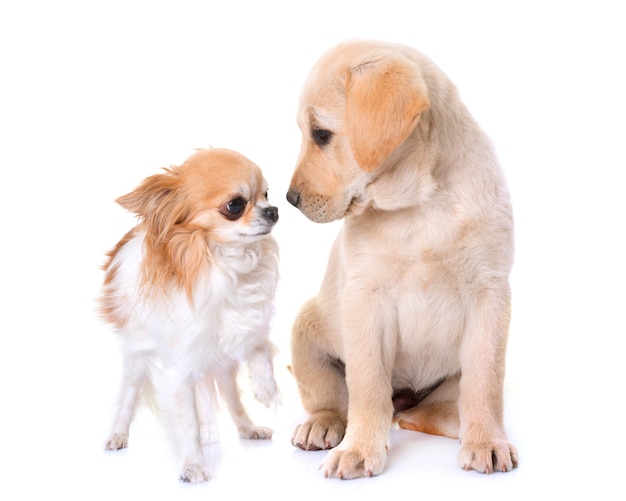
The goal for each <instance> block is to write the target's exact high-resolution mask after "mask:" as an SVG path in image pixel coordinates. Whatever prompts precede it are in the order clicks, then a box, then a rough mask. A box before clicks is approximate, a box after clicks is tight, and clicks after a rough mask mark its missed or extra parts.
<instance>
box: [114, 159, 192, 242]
mask: <svg viewBox="0 0 626 501" xmlns="http://www.w3.org/2000/svg"><path fill="white" fill-rule="evenodd" d="M178 186H179V180H178V175H177V173H176V171H175V170H174V169H165V172H164V173H162V174H155V175H153V176H150V177H148V178H146V179H144V181H143V182H142V183H141V184H140V185H139V186H138V187H137V188H136V189H134V190H133V191H131V192H130V193H128V194H126V195H123V196H121V197H119V198H117V199H116V200H115V201H116V202H117V203H118V204H120V205H121V206H122V207H124V208H125V209H127V210H129V211H130V212H133V213H135V214H137V215H138V216H140V217H142V218H143V219H144V221H145V222H146V224H147V225H148V226H149V227H150V228H152V229H153V230H154V231H155V232H156V233H157V234H161V233H162V232H163V231H165V230H166V229H167V228H168V227H171V226H172V225H174V224H175V223H177V222H180V221H182V220H183V219H184V215H183V214H181V213H180V211H181V206H182V204H179V203H178V193H177V191H178V190H177V188H178Z"/></svg>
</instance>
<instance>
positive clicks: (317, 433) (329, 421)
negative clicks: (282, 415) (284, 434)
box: [291, 412, 346, 451]
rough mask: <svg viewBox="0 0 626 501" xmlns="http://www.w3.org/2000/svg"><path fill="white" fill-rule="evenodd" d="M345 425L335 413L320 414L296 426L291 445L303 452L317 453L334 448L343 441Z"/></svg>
mask: <svg viewBox="0 0 626 501" xmlns="http://www.w3.org/2000/svg"><path fill="white" fill-rule="evenodd" d="M345 432H346V425H345V423H344V422H343V420H342V419H341V418H340V417H339V416H337V415H336V414H335V413H330V412H320V413H317V414H314V415H312V416H311V417H310V418H309V419H308V420H307V421H305V422H304V423H302V424H301V425H298V426H296V428H295V429H294V431H293V434H292V436H291V443H292V445H294V446H295V447H299V448H300V449H303V450H305V451H319V450H323V449H331V448H333V447H336V446H337V445H338V444H339V442H341V440H342V439H343V436H344V434H345Z"/></svg>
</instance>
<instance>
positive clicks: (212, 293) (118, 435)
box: [99, 149, 278, 483]
mask: <svg viewBox="0 0 626 501" xmlns="http://www.w3.org/2000/svg"><path fill="white" fill-rule="evenodd" d="M116 202H118V203H119V204H120V205H121V206H122V207H124V208H125V209H127V210H129V211H131V212H133V213H135V214H136V215H137V216H138V218H139V219H138V224H137V225H136V226H135V227H134V228H133V229H131V230H130V231H129V232H128V233H127V234H126V235H125V236H124V237H123V238H122V239H121V240H120V241H119V243H118V244H117V245H116V246H115V247H114V248H113V249H112V250H111V251H110V252H108V254H107V260H106V262H105V264H104V266H103V269H104V271H105V278H104V283H103V286H102V294H101V297H100V302H99V306H100V311H101V313H102V315H103V317H104V319H105V320H106V322H108V323H109V324H111V325H112V326H113V327H114V329H115V331H116V332H117V333H118V334H119V336H120V338H121V341H122V343H121V345H122V354H123V375H122V382H121V389H120V394H119V400H118V404H117V410H116V413H115V414H114V420H113V426H112V429H111V434H110V436H109V438H108V439H107V441H106V443H105V449H107V450H117V449H121V448H124V447H126V446H127V444H128V432H129V427H130V424H131V421H132V419H133V416H134V413H135V410H136V409H137V406H138V404H139V403H140V402H141V400H142V397H144V398H145V397H148V398H149V400H150V401H153V402H154V403H155V404H156V407H157V409H158V410H159V412H160V414H161V415H162V416H163V419H164V421H165V426H166V429H167V431H168V432H169V434H170V435H171V439H172V441H173V443H174V445H175V446H176V449H177V450H178V453H179V455H180V458H181V462H182V466H181V471H180V479H181V480H182V481H184V482H191V483H198V482H203V481H206V480H208V478H209V476H210V472H209V461H207V459H206V458H205V454H204V446H203V445H204V444H203V439H202V436H203V433H202V431H203V430H204V428H203V426H205V425H207V423H209V424H210V423H211V419H210V417H209V416H210V415H211V414H212V412H211V409H212V408H213V406H214V404H215V402H214V397H215V395H216V392H219V394H220V396H221V397H222V399H223V400H224V402H225V404H226V407H227V408H228V411H229V413H230V415H231V416H232V419H233V420H234V422H235V424H236V426H237V429H238V432H239V435H240V436H241V437H244V438H250V439H265V438H270V437H271V435H272V431H271V430H270V429H268V428H265V427H261V426H255V425H254V423H253V422H252V420H251V419H250V417H249V416H248V414H247V413H246V411H245V409H244V407H243V405H242V402H241V399H240V395H239V387H238V384H237V375H238V372H239V364H240V363H246V364H247V366H248V370H249V374H250V384H251V389H252V392H253V393H254V395H255V397H256V398H257V399H258V400H259V401H260V402H262V403H263V404H265V405H267V406H270V405H272V404H276V403H277V402H278V396H277V395H278V391H277V386H276V382H275V379H274V372H273V363H272V361H273V352H274V346H273V344H272V343H271V341H270V337H269V330H270V319H271V316H272V308H273V299H274V293H275V289H276V284H277V280H278V245H277V243H276V240H275V239H274V238H273V237H272V236H271V235H270V232H271V230H272V228H273V226H274V224H275V223H276V222H277V221H278V209H277V208H276V207H274V206H272V205H270V203H269V202H268V199H267V182H266V181H265V179H264V178H263V175H262V172H261V170H260V169H259V167H258V166H257V165H255V164H254V163H253V162H251V161H250V160H248V159H247V158H246V157H244V156H243V155H241V154H239V153H236V152H234V151H231V150H226V149H206V150H199V151H198V152H196V153H195V154H194V155H192V156H191V157H190V158H188V159H187V160H186V161H185V162H184V163H183V164H182V165H180V166H178V167H171V168H167V169H165V170H164V171H163V172H162V173H159V174H156V175H153V176H151V177H148V178H147V179H145V180H144V181H143V182H142V183H141V184H140V185H139V187H138V188H137V189H135V190H134V191H132V192H131V193H129V194H127V195H124V196H122V197H120V198H118V199H117V200H116Z"/></svg>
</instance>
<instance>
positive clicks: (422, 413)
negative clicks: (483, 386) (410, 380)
mask: <svg viewBox="0 0 626 501" xmlns="http://www.w3.org/2000/svg"><path fill="white" fill-rule="evenodd" d="M458 398H459V377H458V376H454V377H451V378H448V379H446V380H445V381H444V382H443V383H442V384H441V385H440V386H438V387H437V389H435V390H434V391H433V392H432V393H430V394H429V395H428V396H427V397H425V398H424V400H422V401H421V402H419V403H418V404H417V405H416V406H414V407H411V408H409V409H406V410H401V411H399V412H398V413H396V415H395V416H394V419H393V420H394V422H395V423H397V425H398V426H399V427H400V428H403V429H405V430H413V431H420V432H422V433H428V434H430V435H441V436H444V437H449V438H459V405H458Z"/></svg>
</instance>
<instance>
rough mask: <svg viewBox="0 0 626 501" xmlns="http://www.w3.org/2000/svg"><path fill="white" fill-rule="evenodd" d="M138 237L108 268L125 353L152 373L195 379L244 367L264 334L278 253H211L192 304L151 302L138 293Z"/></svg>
mask: <svg viewBox="0 0 626 501" xmlns="http://www.w3.org/2000/svg"><path fill="white" fill-rule="evenodd" d="M143 240H144V234H143V232H138V233H137V234H136V236H135V237H134V238H133V239H132V240H130V241H129V242H128V243H127V244H126V245H125V246H124V248H123V249H122V250H121V252H120V253H119V254H118V256H116V258H114V260H113V261H112V266H118V271H117V273H116V276H115V278H114V279H113V282H112V284H111V285H112V286H113V287H114V288H115V289H116V291H117V296H118V298H119V300H120V304H119V307H120V308H123V309H125V310H126V311H125V315H126V318H127V323H126V325H124V326H123V327H121V328H118V329H117V331H118V333H119V334H120V336H122V338H123V339H124V344H123V349H124V350H125V351H126V352H144V353H145V352H150V353H151V355H152V356H153V357H154V358H155V360H158V363H159V365H162V366H163V367H167V366H168V365H170V364H177V363H185V365H186V366H187V367H188V369H189V372H190V373H192V374H193V375H194V376H195V377H201V376H203V375H204V374H205V373H206V372H209V371H211V370H214V369H215V368H216V366H220V365H223V364H229V363H231V361H232V359H235V360H238V361H245V360H246V359H247V357H248V356H249V355H250V352H251V351H252V350H254V348H255V347H256V345H257V344H258V343H259V340H261V339H262V338H263V337H264V336H266V335H267V332H268V331H269V325H270V320H271V316H272V312H273V303H272V300H273V297H274V294H275V289H276V284H277V277H278V246H277V244H276V241H275V240H274V239H273V238H272V237H267V238H265V239H263V240H261V241H257V242H252V243H243V244H233V245H229V246H222V247H216V248H214V249H213V250H212V257H211V259H212V262H211V263H210V264H209V265H207V266H206V268H205V269H204V271H203V273H201V274H199V276H198V277H197V280H196V283H195V285H194V290H193V303H190V301H189V300H188V298H187V296H186V294H185V292H184V291H182V290H180V289H178V288H174V287H173V288H172V289H171V290H168V291H167V292H166V294H167V295H165V296H164V295H163V294H160V295H156V296H150V295H149V291H145V290H142V282H141V263H142V261H143V259H142V255H143Z"/></svg>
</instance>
